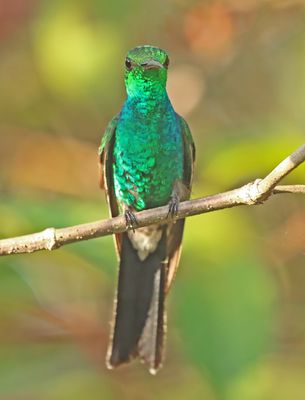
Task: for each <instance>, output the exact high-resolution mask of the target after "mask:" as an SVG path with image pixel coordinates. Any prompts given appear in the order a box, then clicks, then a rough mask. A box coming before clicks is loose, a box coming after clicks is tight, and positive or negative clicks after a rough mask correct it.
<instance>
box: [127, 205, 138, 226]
mask: <svg viewBox="0 0 305 400" xmlns="http://www.w3.org/2000/svg"><path fill="white" fill-rule="evenodd" d="M124 217H125V221H126V228H130V229H132V230H133V232H134V230H135V228H137V227H138V225H139V223H138V220H137V217H136V216H135V214H134V212H133V211H131V210H130V208H127V209H126V210H125V211H124Z"/></svg>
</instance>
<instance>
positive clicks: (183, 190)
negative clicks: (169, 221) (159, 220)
mask: <svg viewBox="0 0 305 400" xmlns="http://www.w3.org/2000/svg"><path fill="white" fill-rule="evenodd" d="M189 198H190V190H189V189H188V188H187V187H186V185H185V184H184V183H183V182H182V181H181V180H176V181H175V183H174V186H173V191H172V194H171V198H170V201H169V203H168V213H167V216H171V217H172V218H175V217H176V216H177V214H178V210H179V204H180V201H184V200H187V199H189Z"/></svg>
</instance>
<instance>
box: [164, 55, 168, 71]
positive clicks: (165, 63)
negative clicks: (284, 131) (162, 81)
mask: <svg viewBox="0 0 305 400" xmlns="http://www.w3.org/2000/svg"><path fill="white" fill-rule="evenodd" d="M163 65H164V67H165V68H168V66H169V58H168V56H166V59H165V61H164V63H163Z"/></svg>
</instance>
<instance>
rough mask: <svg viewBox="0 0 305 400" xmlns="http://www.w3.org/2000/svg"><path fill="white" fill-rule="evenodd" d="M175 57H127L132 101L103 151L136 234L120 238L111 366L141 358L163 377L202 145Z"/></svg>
mask: <svg viewBox="0 0 305 400" xmlns="http://www.w3.org/2000/svg"><path fill="white" fill-rule="evenodd" d="M168 67H169V57H168V55H167V53H166V52H165V51H164V50H162V49H160V48H158V47H154V46H150V45H144V46H138V47H135V48H133V49H131V50H130V51H129V52H128V53H127V57H126V59H125V86H126V92H127V97H126V100H125V102H124V104H123V107H122V109H121V111H120V112H119V113H118V114H117V115H116V116H115V117H114V118H113V119H112V120H111V121H110V123H109V124H108V126H107V128H106V130H105V133H104V135H103V137H102V140H101V145H100V147H99V152H98V153H99V163H100V186H101V187H102V188H103V189H105V192H106V198H107V203H108V207H109V211H110V215H111V216H112V217H115V216H118V215H120V214H123V215H124V216H125V220H126V227H127V228H128V230H127V231H126V232H124V233H118V234H115V236H114V239H115V246H116V250H117V254H118V258H119V275H118V288H117V292H116V296H115V302H114V315H113V322H112V324H111V330H112V332H111V337H110V343H109V346H108V351H107V357H106V365H107V367H108V368H109V369H112V368H114V367H117V366H118V365H120V364H123V363H127V362H129V361H131V360H132V359H133V358H135V357H138V358H140V359H141V361H143V362H145V363H146V364H147V365H148V368H149V371H150V372H151V373H152V374H155V373H156V372H157V371H158V369H159V368H160V367H161V365H162V361H163V348H164V339H165V331H166V312H165V298H166V295H167V293H168V290H169V288H170V286H171V283H172V281H173V278H174V276H175V274H176V270H177V267H178V264H179V259H180V254H181V242H182V236H183V229H184V220H176V221H175V215H176V214H177V211H178V208H179V202H180V201H183V200H187V199H189V197H190V193H191V186H192V177H193V165H194V160H195V146H194V142H193V139H192V135H191V132H190V129H189V127H188V125H187V123H186V121H185V120H184V119H183V118H182V117H181V116H180V115H178V114H177V113H176V112H175V111H174V108H173V106H172V104H171V102H170V100H169V97H168V94H167V91H166V81H167V71H168ZM165 205H168V213H169V215H168V220H167V222H166V223H165V224H154V225H150V226H146V227H141V228H137V217H136V213H137V211H142V210H146V209H149V208H153V207H158V206H165Z"/></svg>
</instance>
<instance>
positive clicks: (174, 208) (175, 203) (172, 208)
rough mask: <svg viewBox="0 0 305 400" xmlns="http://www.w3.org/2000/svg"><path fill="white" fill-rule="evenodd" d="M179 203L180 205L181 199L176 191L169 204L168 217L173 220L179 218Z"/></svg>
mask: <svg viewBox="0 0 305 400" xmlns="http://www.w3.org/2000/svg"><path fill="white" fill-rule="evenodd" d="M179 203H180V198H179V196H178V194H177V193H176V192H175V191H174V192H173V193H172V195H171V199H170V201H169V203H168V213H167V217H169V216H170V217H171V218H175V217H176V216H177V214H178V210H179Z"/></svg>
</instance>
